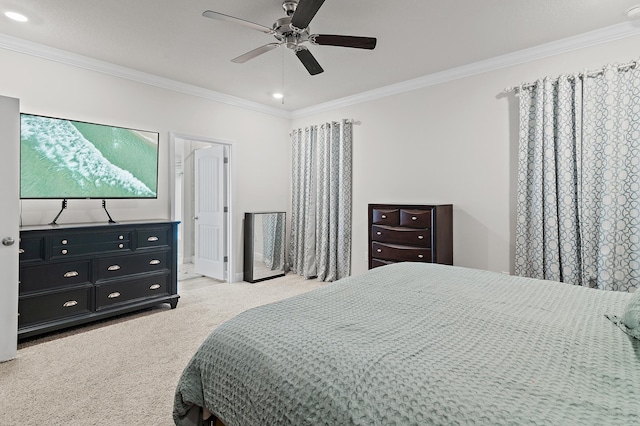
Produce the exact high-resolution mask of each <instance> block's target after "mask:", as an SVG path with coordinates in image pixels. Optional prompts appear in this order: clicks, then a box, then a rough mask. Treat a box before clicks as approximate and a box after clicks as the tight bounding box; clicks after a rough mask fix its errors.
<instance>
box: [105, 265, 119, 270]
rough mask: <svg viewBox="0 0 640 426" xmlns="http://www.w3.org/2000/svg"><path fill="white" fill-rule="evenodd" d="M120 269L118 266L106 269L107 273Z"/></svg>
mask: <svg viewBox="0 0 640 426" xmlns="http://www.w3.org/2000/svg"><path fill="white" fill-rule="evenodd" d="M118 269H120V265H111V266H109V267H108V268H107V271H117V270H118Z"/></svg>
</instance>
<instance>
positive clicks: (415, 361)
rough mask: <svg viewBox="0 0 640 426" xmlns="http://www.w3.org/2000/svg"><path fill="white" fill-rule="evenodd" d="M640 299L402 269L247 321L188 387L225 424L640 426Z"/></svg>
mask: <svg viewBox="0 0 640 426" xmlns="http://www.w3.org/2000/svg"><path fill="white" fill-rule="evenodd" d="M630 297H631V295H630V294H628V293H619V292H605V291H602V290H594V289H587V288H582V287H576V286H571V285H568V284H561V283H556V282H549V281H540V280H534V279H527V278H519V277H511V276H507V275H503V274H497V273H493V272H487V271H479V270H473V269H466V268H460V267H452V266H443V265H433V264H420V263H402V264H395V265H389V266H385V267H382V268H376V269H373V270H370V271H368V272H366V273H364V274H362V275H359V276H353V277H349V278H346V279H343V280H340V281H337V282H335V283H332V284H329V285H327V286H325V287H323V288H321V289H318V290H315V291H312V292H309V293H306V294H303V295H300V296H296V297H293V298H291V299H287V300H284V301H281V302H277V303H273V304H270V305H266V306H261V307H258V308H254V309H251V310H249V311H246V312H244V313H242V314H240V315H238V316H236V317H235V318H233V319H231V320H229V321H228V322H226V323H224V324H222V325H221V326H219V327H218V328H217V329H215V330H214V331H213V333H212V334H211V335H210V336H209V337H208V338H207V339H206V340H205V342H204V343H203V344H202V346H201V347H200V349H199V350H198V351H197V353H196V354H195V355H194V356H193V358H192V360H191V361H190V363H189V364H188V365H187V367H186V368H185V370H184V373H183V375H182V377H181V379H180V381H179V384H178V386H177V390H176V395H175V404H174V420H175V422H176V424H178V425H182V424H190V423H189V420H188V419H187V417H186V415H187V412H188V411H189V409H190V408H192V407H193V406H194V405H196V406H200V407H206V408H208V409H209V410H210V411H211V412H213V413H214V414H215V415H216V416H217V417H218V418H219V419H220V420H222V421H223V422H224V423H225V425H226V426H253V425H269V426H275V425H294V426H303V425H313V426H316V425H331V426H334V425H385V426H386V425H426V424H485V425H507V424H513V425H521V424H537V425H547V424H548V425H573V424H580V425H605V424H606V425H609V424H619V425H630V424H640V402H639V400H638V395H640V341H638V340H635V339H632V338H630V337H629V336H627V335H626V334H624V333H623V332H622V331H621V330H620V329H618V328H617V327H616V326H615V325H614V324H613V323H611V322H610V321H609V320H607V319H606V318H605V316H604V315H605V314H614V315H619V314H621V313H622V311H623V310H624V307H625V305H626V303H627V301H628V300H629V299H630Z"/></svg>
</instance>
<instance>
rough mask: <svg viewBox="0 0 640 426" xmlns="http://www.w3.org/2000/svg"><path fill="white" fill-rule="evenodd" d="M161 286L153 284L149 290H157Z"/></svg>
mask: <svg viewBox="0 0 640 426" xmlns="http://www.w3.org/2000/svg"><path fill="white" fill-rule="evenodd" d="M159 288H160V284H153V285H152V286H151V287H149V290H157V289H159Z"/></svg>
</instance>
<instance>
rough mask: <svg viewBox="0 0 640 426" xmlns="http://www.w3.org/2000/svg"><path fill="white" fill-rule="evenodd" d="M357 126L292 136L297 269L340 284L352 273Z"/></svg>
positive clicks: (293, 253)
mask: <svg viewBox="0 0 640 426" xmlns="http://www.w3.org/2000/svg"><path fill="white" fill-rule="evenodd" d="M351 139H352V124H351V123H350V122H349V121H348V120H343V121H342V122H341V123H325V124H323V125H321V126H313V127H309V128H306V129H304V130H302V129H298V130H295V131H293V132H292V136H291V142H292V164H293V170H292V206H291V240H290V245H291V247H290V250H289V256H290V259H289V260H290V264H291V270H292V271H293V272H294V273H296V274H299V275H302V276H304V277H305V278H312V277H318V279H319V280H322V281H335V280H339V279H340V278H344V277H346V276H349V275H350V274H351V144H352V142H351Z"/></svg>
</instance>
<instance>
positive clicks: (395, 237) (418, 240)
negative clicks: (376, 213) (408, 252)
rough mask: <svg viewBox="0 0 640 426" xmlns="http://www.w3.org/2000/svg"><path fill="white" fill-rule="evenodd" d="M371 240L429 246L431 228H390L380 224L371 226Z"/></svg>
mask: <svg viewBox="0 0 640 426" xmlns="http://www.w3.org/2000/svg"><path fill="white" fill-rule="evenodd" d="M371 238H372V240H373V241H379V242H382V243H396V244H408V245H411V246H418V247H431V230H429V229H407V228H392V227H388V226H382V225H373V226H372V227H371Z"/></svg>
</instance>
